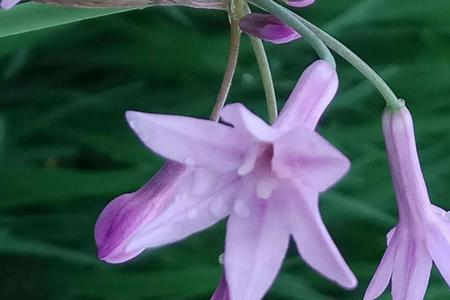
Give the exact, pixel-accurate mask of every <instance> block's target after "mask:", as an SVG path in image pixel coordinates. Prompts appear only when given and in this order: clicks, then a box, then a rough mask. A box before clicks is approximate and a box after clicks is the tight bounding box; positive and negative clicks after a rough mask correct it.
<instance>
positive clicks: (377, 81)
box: [257, 0, 404, 111]
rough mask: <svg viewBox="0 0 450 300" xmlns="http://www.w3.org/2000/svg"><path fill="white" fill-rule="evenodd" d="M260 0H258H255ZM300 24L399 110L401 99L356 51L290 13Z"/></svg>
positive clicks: (387, 102) (390, 106)
mask: <svg viewBox="0 0 450 300" xmlns="http://www.w3.org/2000/svg"><path fill="white" fill-rule="evenodd" d="M257 1H260V0H257ZM292 15H294V16H295V17H296V18H297V19H298V20H299V21H300V22H301V23H302V24H304V25H305V26H307V27H308V28H309V29H310V30H311V31H312V32H313V33H314V34H315V35H316V36H317V37H318V38H320V39H321V40H322V41H323V42H324V43H325V44H326V45H327V46H328V47H329V48H330V49H331V50H333V51H334V52H336V53H337V54H338V55H339V56H341V57H342V58H343V59H345V60H346V61H347V62H349V63H350V64H351V65H352V66H353V67H355V69H357V70H358V71H359V72H360V73H361V74H363V75H364V76H365V77H366V78H367V79H368V80H369V81H370V82H371V83H372V84H373V86H374V87H375V88H376V89H377V90H378V92H380V94H381V95H382V96H383V98H384V100H385V101H386V104H387V105H388V107H389V109H391V110H394V111H396V110H399V109H401V108H402V107H403V104H404V103H403V102H404V101H403V100H401V99H399V98H398V97H397V96H396V95H395V93H394V92H393V91H392V89H391V88H390V87H389V85H388V84H387V83H386V82H385V81H384V80H383V78H381V76H380V75H378V73H377V72H376V71H375V70H374V69H372V68H371V67H370V66H369V65H368V64H367V63H366V62H365V61H364V60H363V59H361V58H360V57H359V56H358V55H357V54H356V53H354V52H353V51H352V50H350V49H349V48H348V47H346V46H345V45H344V44H342V43H341V42H340V41H338V40H337V39H335V38H334V37H333V36H331V35H330V34H328V33H327V32H325V31H323V30H322V29H320V28H319V27H317V26H315V25H314V24H312V23H311V22H309V21H307V20H306V19H304V18H302V17H300V16H298V15H296V14H294V13H292Z"/></svg>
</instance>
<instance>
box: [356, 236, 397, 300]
mask: <svg viewBox="0 0 450 300" xmlns="http://www.w3.org/2000/svg"><path fill="white" fill-rule="evenodd" d="M390 232H391V231H390ZM388 240H390V239H389V238H388ZM397 244H398V243H397V241H396V240H392V241H391V242H389V246H388V248H387V250H386V252H385V253H384V255H383V258H382V259H381V262H380V264H379V266H378V268H377V271H376V272H375V275H374V276H373V278H372V280H371V281H370V284H369V287H368V288H367V291H366V293H365V295H364V300H373V299H376V298H378V297H379V296H380V295H381V294H382V293H383V291H384V290H385V289H386V287H387V286H388V284H389V282H390V281H391V276H392V272H393V270H394V257H395V252H396V249H397Z"/></svg>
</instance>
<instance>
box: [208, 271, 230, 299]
mask: <svg viewBox="0 0 450 300" xmlns="http://www.w3.org/2000/svg"><path fill="white" fill-rule="evenodd" d="M211 300H230V297H229V296H228V284H227V281H226V280H225V276H224V277H222V279H221V280H220V283H219V286H218V287H217V289H216V291H215V292H214V295H212V297H211Z"/></svg>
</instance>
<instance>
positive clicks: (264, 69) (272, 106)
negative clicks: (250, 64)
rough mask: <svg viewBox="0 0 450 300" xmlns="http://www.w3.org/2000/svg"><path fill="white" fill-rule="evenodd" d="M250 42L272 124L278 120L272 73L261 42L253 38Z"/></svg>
mask: <svg viewBox="0 0 450 300" xmlns="http://www.w3.org/2000/svg"><path fill="white" fill-rule="evenodd" d="M250 41H251V43H252V47H253V52H254V53H255V57H256V61H257V62H258V67H259V72H260V74H261V79H262V84H263V88H264V94H265V96H266V105H267V113H268V116H269V123H273V122H275V120H276V119H277V118H278V107H277V97H276V94H275V88H274V86H273V79H272V73H271V72H270V65H269V60H268V59H267V55H266V51H265V50H264V45H263V43H262V41H261V40H260V39H257V38H254V37H250Z"/></svg>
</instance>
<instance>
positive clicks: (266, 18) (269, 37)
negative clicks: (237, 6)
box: [240, 13, 300, 44]
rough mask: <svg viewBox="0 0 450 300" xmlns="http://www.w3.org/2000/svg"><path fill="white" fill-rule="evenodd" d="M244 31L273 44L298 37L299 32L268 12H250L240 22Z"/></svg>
mask: <svg viewBox="0 0 450 300" xmlns="http://www.w3.org/2000/svg"><path fill="white" fill-rule="evenodd" d="M240 27H241V29H242V31H244V32H245V33H247V34H249V35H252V36H254V37H257V38H259V39H262V40H265V41H269V42H272V43H274V44H282V43H287V42H290V41H293V40H296V39H298V38H300V34H299V33H298V32H297V31H295V30H294V29H292V28H291V27H289V26H287V25H286V24H284V23H283V22H282V21H280V20H279V19H278V18H277V17H274V16H272V15H269V14H259V13H251V14H249V15H246V16H245V17H244V18H243V19H242V20H241V22H240Z"/></svg>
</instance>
